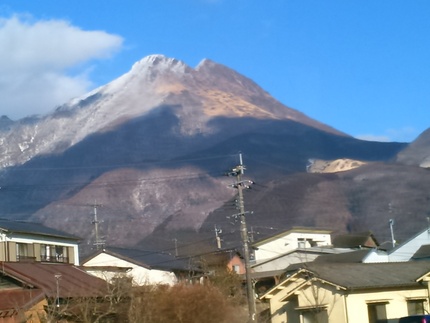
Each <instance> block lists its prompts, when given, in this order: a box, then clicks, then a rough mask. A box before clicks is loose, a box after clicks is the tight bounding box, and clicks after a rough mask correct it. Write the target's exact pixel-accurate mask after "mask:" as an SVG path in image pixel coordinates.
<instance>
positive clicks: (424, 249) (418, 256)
mask: <svg viewBox="0 0 430 323" xmlns="http://www.w3.org/2000/svg"><path fill="white" fill-rule="evenodd" d="M429 258H430V245H429V244H425V245H422V246H421V247H420V248H419V249H418V250H417V252H415V253H414V255H413V256H412V259H414V260H422V259H429Z"/></svg>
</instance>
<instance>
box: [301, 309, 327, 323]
mask: <svg viewBox="0 0 430 323" xmlns="http://www.w3.org/2000/svg"><path fill="white" fill-rule="evenodd" d="M302 317H303V323H328V314H327V310H326V309H322V308H314V309H310V310H307V311H303V312H302Z"/></svg>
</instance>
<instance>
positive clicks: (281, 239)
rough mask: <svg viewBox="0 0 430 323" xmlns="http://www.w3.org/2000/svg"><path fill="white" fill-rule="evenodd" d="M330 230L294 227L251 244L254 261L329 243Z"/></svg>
mask: <svg viewBox="0 0 430 323" xmlns="http://www.w3.org/2000/svg"><path fill="white" fill-rule="evenodd" d="M330 233H331V231H329V230H321V229H312V228H303V227H295V228H292V229H290V230H287V231H283V232H280V233H278V234H275V235H272V236H270V237H267V238H264V239H261V240H259V241H256V242H254V243H253V244H252V249H253V250H254V260H255V262H257V263H258V262H260V261H261V260H265V259H271V258H274V257H277V256H279V255H282V254H286V253H288V252H291V251H293V250H296V249H298V248H299V249H305V248H311V247H322V246H330V245H331V236H330Z"/></svg>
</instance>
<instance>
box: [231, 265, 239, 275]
mask: <svg viewBox="0 0 430 323" xmlns="http://www.w3.org/2000/svg"><path fill="white" fill-rule="evenodd" d="M233 271H234V272H235V273H236V274H240V266H239V265H233Z"/></svg>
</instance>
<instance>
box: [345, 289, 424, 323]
mask: <svg viewBox="0 0 430 323" xmlns="http://www.w3.org/2000/svg"><path fill="white" fill-rule="evenodd" d="M408 299H423V300H428V295H427V289H426V287H423V288H422V289H404V290H392V291H380V292H373V293H371V292H362V293H354V294H350V295H348V296H347V298H346V307H347V312H348V323H360V322H366V321H367V320H368V310H367V309H368V304H372V303H373V304H374V303H378V302H384V301H386V302H387V303H386V307H385V308H386V311H387V318H388V319H389V323H390V322H392V323H397V321H398V318H400V317H402V316H407V315H408V308H407V300H408ZM426 306H427V310H428V303H426Z"/></svg>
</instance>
